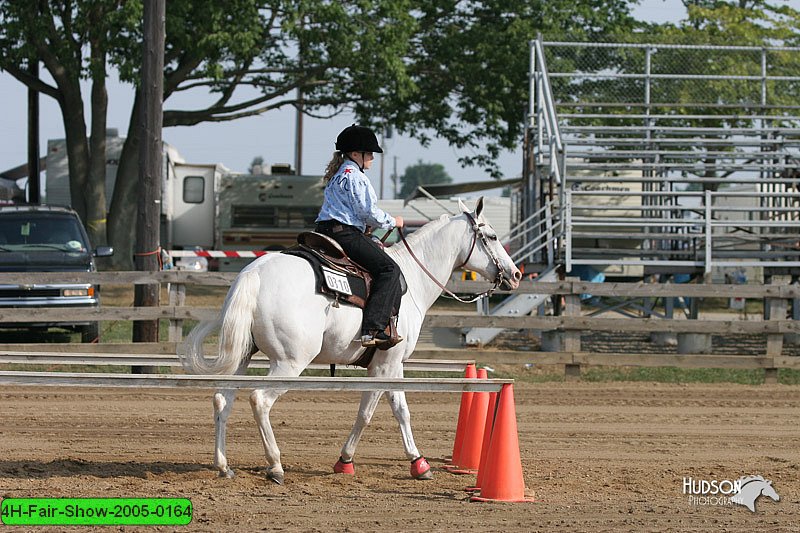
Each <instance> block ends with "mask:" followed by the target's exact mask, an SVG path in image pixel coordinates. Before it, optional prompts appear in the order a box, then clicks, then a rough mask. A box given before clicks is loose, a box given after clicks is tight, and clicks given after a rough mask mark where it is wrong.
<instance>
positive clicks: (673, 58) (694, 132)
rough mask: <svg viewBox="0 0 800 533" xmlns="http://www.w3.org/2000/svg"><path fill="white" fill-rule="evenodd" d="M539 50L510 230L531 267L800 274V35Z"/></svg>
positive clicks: (510, 309) (549, 44)
mask: <svg viewBox="0 0 800 533" xmlns="http://www.w3.org/2000/svg"><path fill="white" fill-rule="evenodd" d="M530 54H531V55H530V101H529V122H528V125H527V132H526V136H525V150H524V153H525V163H524V171H523V188H522V192H521V198H520V204H521V209H520V213H521V214H520V217H519V218H520V220H519V221H518V223H517V224H516V226H514V228H513V230H512V234H511V235H510V237H509V245H510V248H511V250H512V252H513V257H514V259H515V260H517V261H518V262H521V263H524V264H525V265H526V271H527V272H531V271H535V272H541V273H542V274H543V275H545V274H546V278H545V277H543V278H542V279H550V278H555V277H556V274H555V273H556V272H561V273H565V274H566V275H571V276H576V275H581V276H587V275H588V276H591V275H594V274H601V275H603V276H604V277H607V278H610V277H616V278H617V279H624V278H628V279H639V280H641V279H644V278H646V277H647V276H649V275H656V274H657V275H660V276H662V279H663V276H666V277H669V276H674V275H676V274H679V273H680V274H688V275H691V276H702V277H705V279H711V277H713V276H714V275H715V274H716V275H719V274H720V273H721V272H723V271H724V270H725V269H744V268H750V269H753V268H757V269H759V270H760V272H761V274H760V275H763V276H764V277H767V276H769V275H770V274H769V273H770V272H772V273H783V274H792V275H795V276H797V274H798V273H800V248H798V246H797V243H798V241H800V236H799V235H798V233H800V232H798V230H800V209H799V208H800V127H799V125H800V97H799V96H798V95H800V48H786V47H783V48H761V47H732V46H688V45H662V44H622V43H580V42H556V41H543V40H541V39H539V40H536V41H533V42H531V47H530ZM548 67H549V68H548ZM587 273H588V274H587ZM585 279H589V278H585ZM527 296H530V295H527ZM542 301H543V299H542V298H538V299H536V298H534V299H531V298H528V301H526V302H523V298H522V297H521V296H517V297H512V298H510V299H509V300H507V301H506V302H503V304H501V305H500V306H498V307H497V308H496V309H495V310H492V311H490V312H491V313H492V314H508V313H512V314H516V313H528V312H531V311H532V310H533V309H534V308H535V307H536V306H538V305H541V303H542ZM515 302H516V303H515ZM479 333H480V332H477V330H473V331H471V332H469V333H468V334H467V339H468V341H469V340H470V339H471V341H472V342H471V343H472V344H481V343H486V342H488V341H489V340H491V339H492V338H494V335H496V334H497V332H494V333H493V334H483V333H481V334H479Z"/></svg>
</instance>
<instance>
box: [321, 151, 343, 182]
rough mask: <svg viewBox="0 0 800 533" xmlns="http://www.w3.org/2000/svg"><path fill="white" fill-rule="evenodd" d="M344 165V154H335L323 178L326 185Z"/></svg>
mask: <svg viewBox="0 0 800 533" xmlns="http://www.w3.org/2000/svg"><path fill="white" fill-rule="evenodd" d="M342 163H344V154H343V153H342V152H338V151H337V152H333V157H332V158H331V160H330V161H329V162H328V166H327V167H325V175H324V177H323V178H322V179H323V182H324V183H325V184H326V185H327V184H328V182H329V181H330V179H331V178H332V177H333V175H334V174H336V171H337V170H339V167H340V166H342Z"/></svg>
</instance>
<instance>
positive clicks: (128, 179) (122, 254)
mask: <svg viewBox="0 0 800 533" xmlns="http://www.w3.org/2000/svg"><path fill="white" fill-rule="evenodd" d="M140 107H141V106H140V98H139V91H136V98H135V99H134V101H133V109H132V110H131V120H130V123H129V125H128V136H127V137H126V138H125V144H124V145H123V146H122V154H121V155H120V158H119V167H117V180H116V182H115V184H114V194H113V196H112V198H111V209H109V212H108V240H109V243H111V245H112V246H113V247H114V255H113V257H112V261H111V265H112V268H113V269H114V270H133V245H134V242H136V209H137V207H136V201H135V198H137V197H138V196H137V195H138V190H139V189H138V188H139V128H140V127H141V122H140Z"/></svg>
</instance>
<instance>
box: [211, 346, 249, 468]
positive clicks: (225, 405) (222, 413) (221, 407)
mask: <svg viewBox="0 0 800 533" xmlns="http://www.w3.org/2000/svg"><path fill="white" fill-rule="evenodd" d="M257 351H258V349H257V348H254V349H253V351H252V352H251V353H250V355H249V356H248V357H247V358H246V359H245V360H244V361H243V362H242V365H241V366H240V367H239V368H238V370H237V371H236V373H237V374H244V373H245V370H247V365H249V364H250V358H251V357H252V356H253V354H254V353H256V352H257ZM235 399H236V390H235V389H225V390H218V391H217V392H215V393H214V399H213V400H212V402H213V405H214V433H215V442H214V467H215V468H216V469H217V470H219V477H225V478H232V477H233V476H234V473H233V470H231V469H230V468H229V467H228V458H227V454H226V437H227V432H228V431H227V430H228V418H229V417H230V416H231V411H232V410H233V401H234V400H235Z"/></svg>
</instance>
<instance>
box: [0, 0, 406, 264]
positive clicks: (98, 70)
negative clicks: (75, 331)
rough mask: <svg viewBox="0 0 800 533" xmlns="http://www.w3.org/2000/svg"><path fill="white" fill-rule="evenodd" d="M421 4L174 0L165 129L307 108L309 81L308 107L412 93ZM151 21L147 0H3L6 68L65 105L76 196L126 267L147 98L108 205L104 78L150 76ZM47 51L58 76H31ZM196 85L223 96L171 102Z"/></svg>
mask: <svg viewBox="0 0 800 533" xmlns="http://www.w3.org/2000/svg"><path fill="white" fill-rule="evenodd" d="M411 7H412V2H411V1H410V0H371V1H367V2H364V1H358V0H353V1H342V2H335V3H330V2H322V1H304V2H295V1H289V0H230V1H226V2H217V1H214V0H170V2H169V3H168V5H167V13H166V34H167V43H166V51H165V60H164V63H165V79H164V100H165V106H166V107H165V111H164V121H163V122H164V127H170V126H191V125H194V124H198V123H200V122H204V121H226V120H235V119H237V118H240V117H246V116H251V115H255V114H260V113H265V112H268V111H270V110H273V109H278V108H281V107H284V106H292V105H296V104H297V99H296V96H295V95H296V94H297V93H298V89H300V90H301V93H302V98H303V110H304V112H306V113H308V114H314V113H320V112H323V113H324V112H327V113H336V112H339V111H341V110H342V109H344V108H352V107H354V106H358V107H359V109H360V110H361V111H362V112H367V110H368V109H371V106H370V104H367V103H365V102H375V103H376V104H377V103H379V102H381V101H382V100H383V95H384V94H386V93H390V92H391V93H393V94H402V93H404V92H405V91H406V87H407V86H408V84H409V81H408V77H407V76H406V75H405V73H404V69H405V65H404V61H403V58H404V57H406V55H407V54H406V52H407V48H408V43H409V41H410V36H411V35H412V34H413V33H414V31H416V24H415V22H414V19H413V17H412V16H411V15H410V11H411ZM141 20H142V2H141V0H128V1H125V0H68V1H66V2H63V1H60V2H56V1H55V0H51V1H49V2H47V1H40V2H29V1H27V0H7V1H4V2H2V3H0V69H3V70H6V71H7V72H9V73H11V74H12V75H13V76H14V77H16V78H17V79H18V80H20V81H21V82H23V83H25V84H26V85H28V86H29V87H33V88H35V89H37V90H39V91H41V92H42V93H43V94H46V95H48V96H51V97H52V98H55V99H56V100H57V101H58V102H59V104H60V105H61V109H62V117H63V121H64V129H65V132H66V138H67V152H68V156H69V170H70V182H71V195H72V203H73V205H74V207H75V208H76V210H77V211H78V213H79V214H80V215H81V217H82V218H83V220H84V221H85V222H86V224H87V227H89V229H90V232H91V236H92V239H93V242H95V243H103V242H106V235H107V237H108V241H110V242H111V243H112V244H113V245H114V246H115V247H116V248H117V249H118V250H119V253H117V254H116V256H115V257H116V259H117V261H118V264H117V266H119V267H129V265H130V257H131V256H132V253H131V252H132V249H133V236H134V228H135V224H134V221H135V212H136V205H135V202H130V198H134V197H136V189H137V186H138V169H137V164H138V161H137V154H138V142H139V139H138V129H139V128H138V125H139V107H140V97H139V95H138V94H137V96H136V98H135V101H134V104H133V106H132V110H131V121H130V126H129V129H128V134H127V138H126V142H125V145H124V147H123V150H122V155H121V157H120V162H119V168H118V172H117V181H116V183H115V188H114V196H113V198H112V200H111V207H110V209H109V210H108V213H106V196H105V188H104V185H105V144H104V143H105V129H106V110H107V105H108V103H107V96H106V92H105V80H106V77H107V75H108V68H109V66H113V67H114V68H116V69H117V70H118V71H119V76H120V79H121V80H122V81H127V82H130V83H133V84H138V83H139V80H140V77H139V71H140V68H141V46H142V28H141V24H142V23H141ZM37 60H41V61H42V62H43V63H44V65H45V68H46V69H47V70H48V71H49V73H50V74H51V75H52V76H53V79H54V80H55V85H49V84H46V83H44V82H42V81H41V80H37V79H33V78H32V77H31V76H30V75H28V74H27V68H28V65H30V64H31V62H33V61H37ZM82 79H89V80H91V81H92V92H91V98H90V101H89V103H88V104H89V105H88V106H86V105H85V104H86V103H85V102H84V101H83V98H82V96H81V93H80V85H79V84H80V80H82ZM185 91H205V92H209V93H210V94H211V95H212V96H213V97H214V98H213V101H211V102H209V104H208V106H206V107H204V108H202V109H174V108H173V109H170V108H169V107H168V105H169V104H168V101H169V99H170V97H172V96H173V95H175V94H179V93H181V92H185ZM86 107H89V109H90V113H91V117H92V122H91V132H90V133H91V135H90V137H89V138H90V139H91V140H87V127H86V118H85V114H84V109H86ZM84 199H85V201H84ZM106 219H107V220H108V226H107V228H106ZM106 229H107V232H106Z"/></svg>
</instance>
